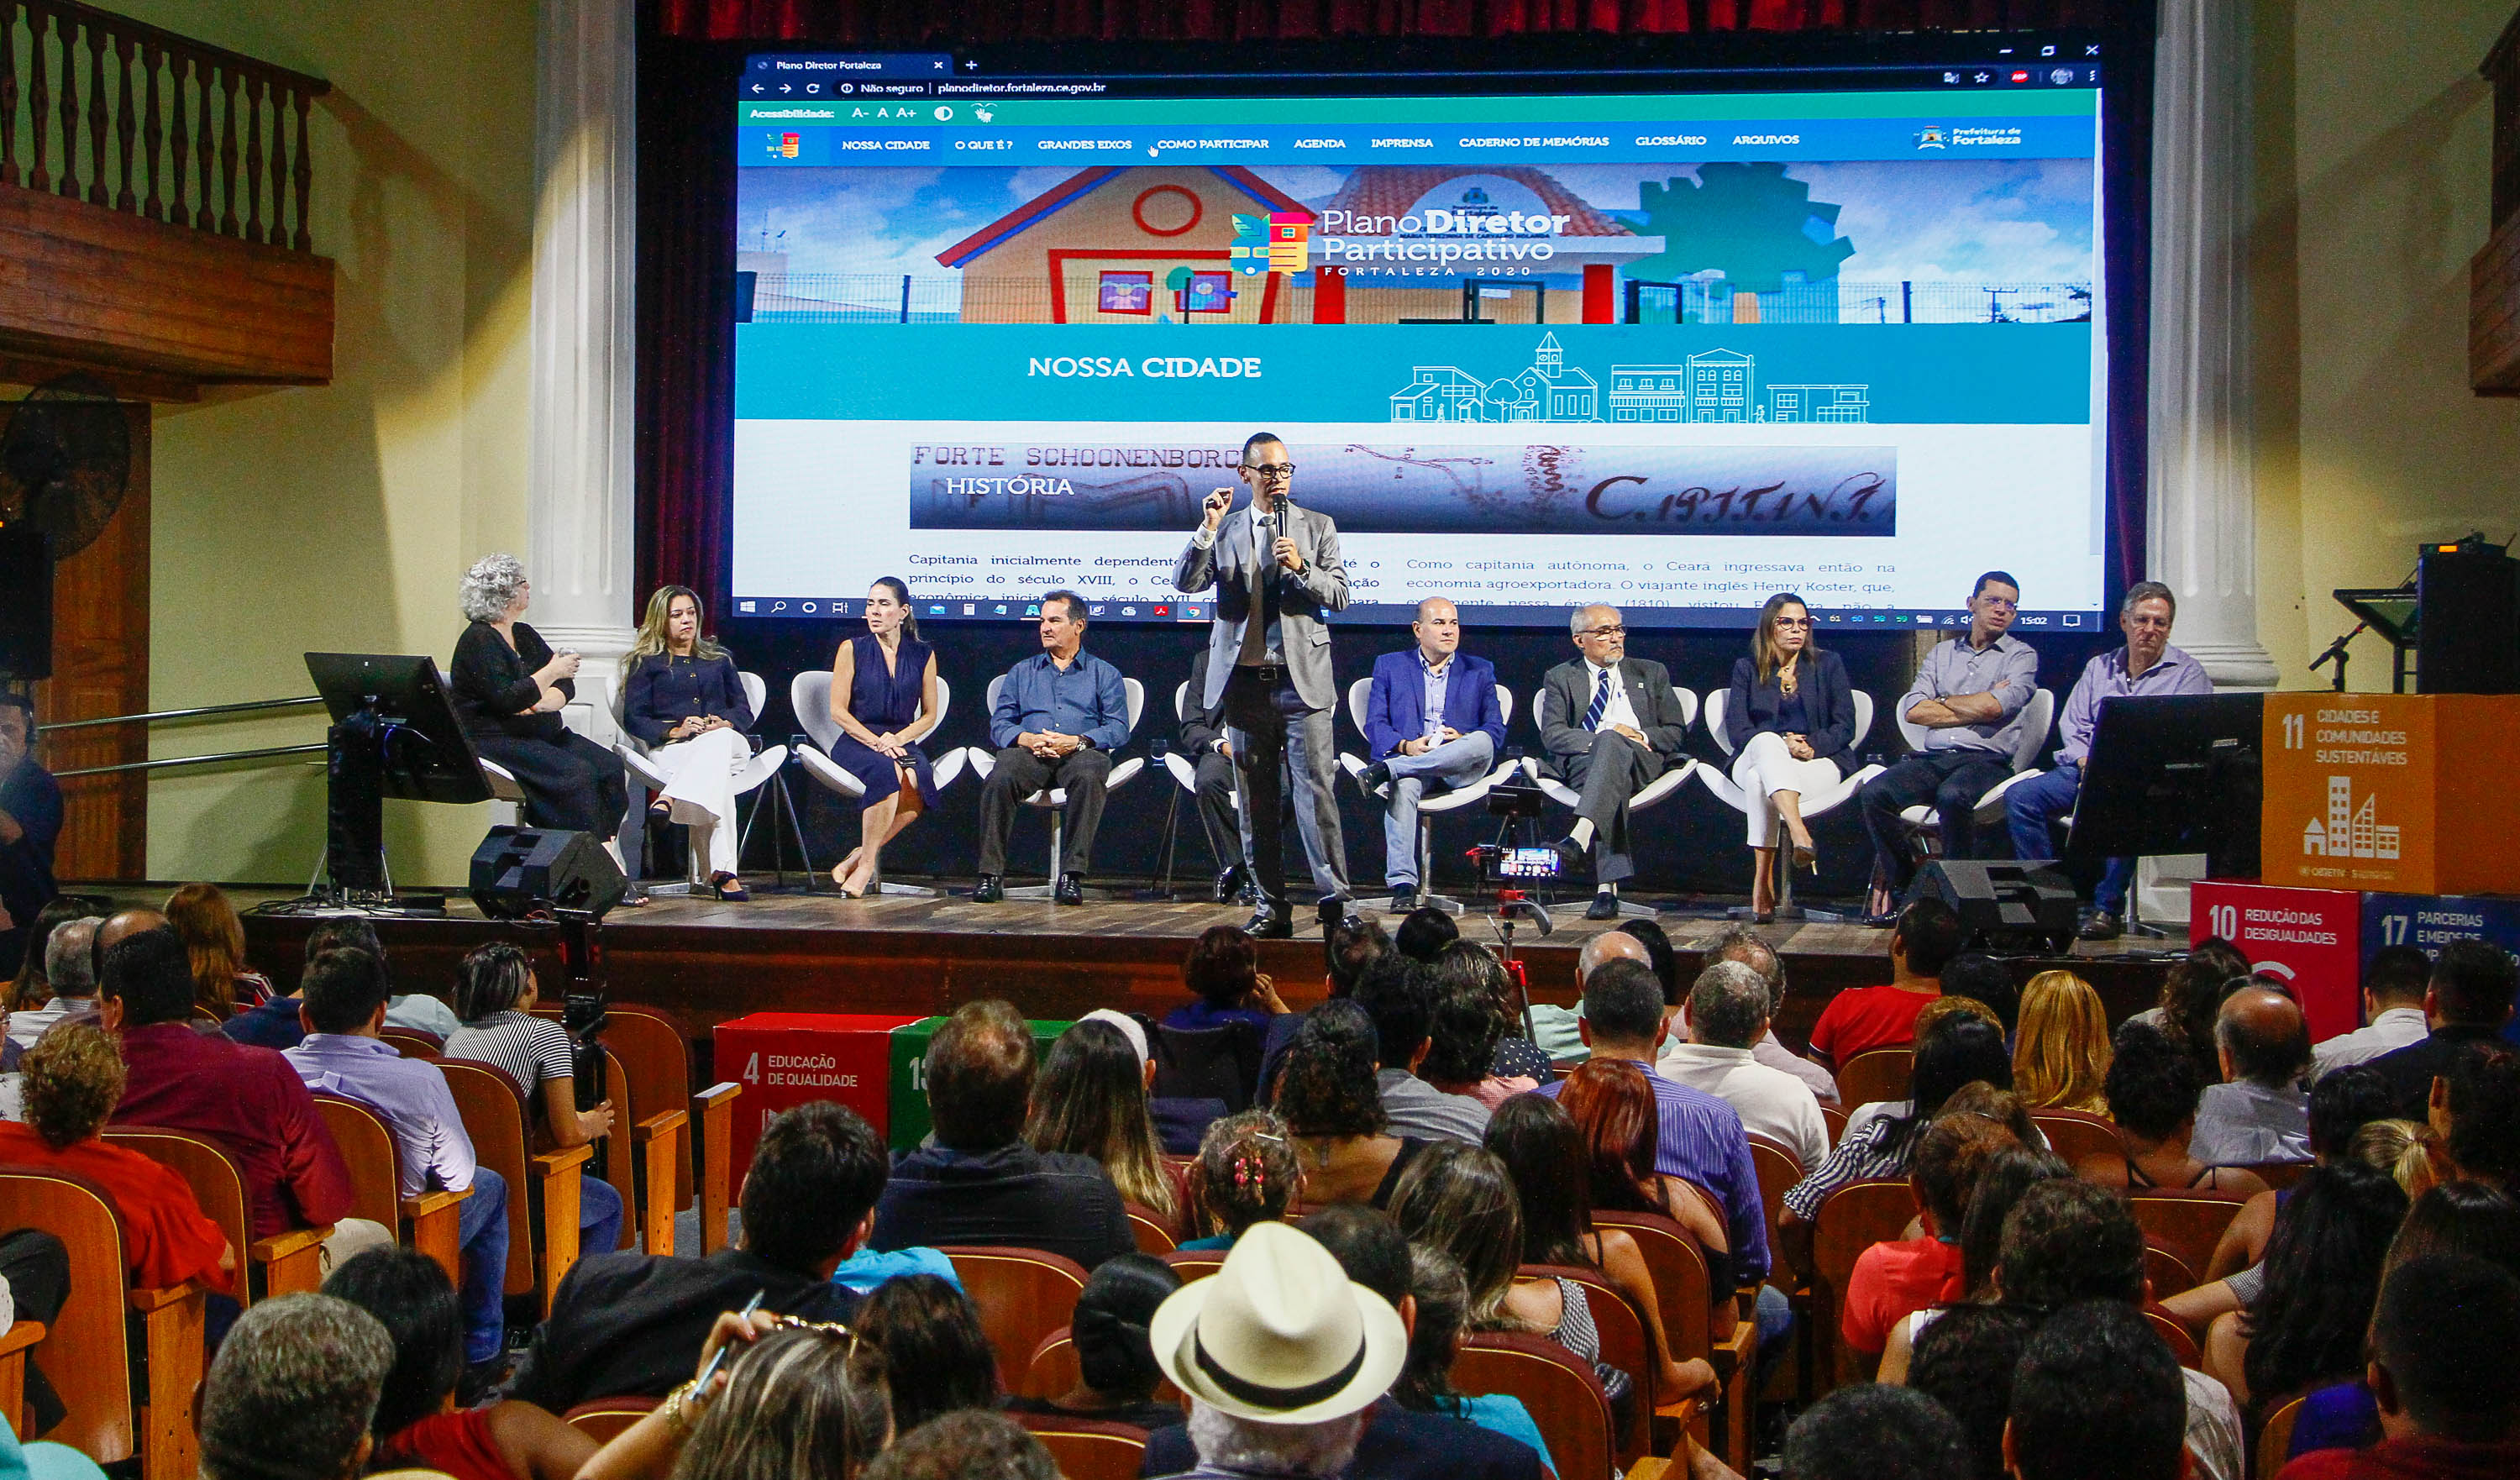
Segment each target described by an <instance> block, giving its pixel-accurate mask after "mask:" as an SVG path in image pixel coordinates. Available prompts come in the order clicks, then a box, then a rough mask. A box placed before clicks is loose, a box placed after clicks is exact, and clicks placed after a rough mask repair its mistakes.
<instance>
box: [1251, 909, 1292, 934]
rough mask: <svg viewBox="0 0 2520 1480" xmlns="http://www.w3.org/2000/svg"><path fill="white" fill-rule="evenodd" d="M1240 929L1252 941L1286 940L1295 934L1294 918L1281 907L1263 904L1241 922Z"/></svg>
mask: <svg viewBox="0 0 2520 1480" xmlns="http://www.w3.org/2000/svg"><path fill="white" fill-rule="evenodd" d="M1242 929H1243V933H1245V934H1247V935H1249V936H1250V937H1251V938H1252V939H1254V940H1288V939H1291V938H1292V937H1293V936H1294V933H1295V918H1294V916H1292V915H1290V914H1288V913H1287V912H1286V909H1285V907H1284V906H1283V905H1271V904H1263V905H1261V906H1260V908H1259V909H1258V910H1257V911H1255V912H1254V913H1253V914H1252V916H1251V918H1250V919H1247V920H1244V921H1243V922H1242Z"/></svg>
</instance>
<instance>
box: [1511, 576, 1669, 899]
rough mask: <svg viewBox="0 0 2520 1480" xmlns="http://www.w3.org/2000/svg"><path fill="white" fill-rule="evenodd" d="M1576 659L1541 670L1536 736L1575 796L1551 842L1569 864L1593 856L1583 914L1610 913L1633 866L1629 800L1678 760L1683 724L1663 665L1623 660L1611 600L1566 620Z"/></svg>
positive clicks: (1624, 644) (1622, 635)
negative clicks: (1571, 814) (1568, 823)
mask: <svg viewBox="0 0 2520 1480" xmlns="http://www.w3.org/2000/svg"><path fill="white" fill-rule="evenodd" d="M1569 625H1570V626H1571V627H1572V628H1573V630H1574V633H1575V648H1576V650H1577V651H1578V652H1580V653H1582V654H1583V655H1582V656H1581V657H1579V658H1577V659H1576V660H1575V661H1573V662H1571V663H1560V664H1558V665H1557V666H1556V667H1554V668H1552V669H1550V670H1549V675H1548V677H1547V678H1546V679H1544V680H1543V681H1542V683H1543V695H1544V699H1543V702H1544V704H1545V706H1546V707H1545V708H1544V709H1543V710H1542V712H1541V729H1540V742H1541V744H1542V746H1543V747H1544V748H1546V749H1547V750H1548V751H1549V754H1550V756H1551V758H1552V759H1553V761H1554V762H1555V763H1556V766H1557V769H1558V771H1559V772H1560V773H1561V774H1563V775H1564V776H1565V778H1566V785H1569V786H1572V787H1574V788H1575V789H1576V790H1577V791H1579V792H1581V793H1582V796H1581V798H1580V799H1579V800H1578V801H1577V803H1576V806H1575V826H1574V829H1573V830H1571V831H1569V832H1568V833H1567V835H1566V836H1565V837H1563V838H1561V839H1559V840H1558V841H1557V843H1556V844H1555V845H1554V846H1555V847H1556V849H1557V851H1558V853H1559V855H1560V856H1562V857H1563V858H1564V859H1565V860H1566V862H1567V865H1568V866H1569V867H1579V866H1581V865H1582V864H1583V862H1584V859H1585V857H1586V855H1587V854H1590V855H1591V857H1592V860H1593V878H1594V881H1595V883H1596V885H1597V886H1598V887H1597V891H1596V892H1595V894H1594V895H1593V904H1592V908H1590V909H1588V910H1586V911H1585V912H1584V918H1585V919H1618V918H1619V881H1620V880H1621V879H1623V878H1628V877H1631V876H1633V875H1635V874H1636V872H1637V864H1636V860H1635V859H1634V858H1632V857H1630V856H1629V854H1628V798H1630V797H1632V796H1634V795H1636V794H1637V793H1638V792H1640V791H1642V790H1643V789H1644V788H1645V787H1646V785H1649V784H1650V783H1651V782H1652V781H1653V780H1654V778H1656V777H1658V776H1660V775H1662V774H1663V773H1664V772H1665V771H1668V770H1670V769H1671V767H1672V765H1673V763H1674V762H1676V761H1678V760H1679V759H1680V754H1681V743H1682V741H1684V740H1686V739H1687V738H1688V720H1687V719H1685V718H1684V717H1683V716H1682V715H1681V712H1680V698H1679V695H1676V694H1674V693H1673V692H1672V687H1671V675H1670V674H1669V673H1668V672H1666V671H1665V670H1664V668H1663V666H1662V664H1660V663H1657V662H1654V661H1652V660H1650V659H1648V658H1641V657H1630V656H1628V629H1627V626H1626V624H1625V623H1624V621H1623V620H1622V619H1621V617H1620V616H1619V608H1618V607H1616V606H1586V607H1584V608H1583V609H1582V610H1579V611H1577V612H1576V613H1575V616H1574V618H1573V620H1572V621H1571V622H1570V623H1569Z"/></svg>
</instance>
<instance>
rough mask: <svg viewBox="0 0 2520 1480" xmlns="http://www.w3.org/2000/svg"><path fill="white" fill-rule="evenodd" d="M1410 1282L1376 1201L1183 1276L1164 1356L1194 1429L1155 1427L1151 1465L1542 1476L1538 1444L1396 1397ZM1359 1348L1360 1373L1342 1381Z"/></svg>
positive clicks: (1323, 1476)
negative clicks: (1197, 1357)
mask: <svg viewBox="0 0 2520 1480" xmlns="http://www.w3.org/2000/svg"><path fill="white" fill-rule="evenodd" d="M1411 1278H1412V1274H1411V1260H1410V1252H1409V1245H1408V1242H1407V1240H1405V1239H1404V1238H1402V1237H1401V1235H1400V1233H1399V1232H1398V1231H1397V1230H1396V1229H1394V1228H1393V1227H1392V1224H1391V1221H1390V1220H1389V1219H1388V1218H1385V1217H1384V1216H1383V1215H1382V1214H1380V1213H1376V1212H1374V1211H1373V1210H1372V1209H1369V1208H1362V1207H1357V1206H1355V1205H1353V1204H1347V1205H1342V1206H1339V1207H1334V1208H1330V1209H1328V1210H1327V1211H1325V1212H1322V1213H1319V1214H1316V1215H1315V1216H1314V1217H1312V1218H1309V1219H1306V1220H1305V1224H1304V1228H1303V1229H1302V1230H1300V1231H1299V1230H1295V1229H1289V1228H1287V1227H1285V1226H1283V1225H1282V1224H1258V1225H1255V1226H1254V1227H1253V1228H1252V1230H1251V1231H1250V1232H1249V1233H1246V1234H1245V1235H1244V1236H1243V1239H1242V1242H1241V1243H1239V1244H1238V1245H1236V1248H1235V1251H1234V1252H1233V1253H1231V1254H1229V1255H1227V1256H1226V1265H1225V1268H1224V1270H1222V1271H1220V1272H1219V1273H1218V1274H1216V1275H1213V1276H1211V1277H1209V1278H1205V1279H1194V1280H1192V1281H1191V1282H1190V1283H1188V1284H1186V1285H1184V1286H1182V1288H1181V1290H1180V1292H1179V1293H1177V1294H1175V1295H1173V1296H1172V1297H1171V1298H1170V1299H1168V1300H1167V1301H1166V1302H1165V1303H1164V1305H1163V1306H1162V1307H1161V1308H1159V1309H1158V1310H1157V1312H1156V1316H1155V1323H1154V1325H1153V1327H1152V1331H1151V1334H1152V1337H1153V1347H1154V1352H1155V1360H1156V1363H1157V1365H1159V1366H1160V1367H1162V1368H1163V1369H1164V1373H1165V1375H1166V1376H1169V1377H1170V1378H1172V1380H1173V1383H1174V1385H1175V1386H1177V1387H1179V1388H1180V1389H1181V1390H1182V1391H1183V1392H1184V1393H1186V1394H1188V1395H1189V1396H1190V1397H1191V1399H1192V1400H1193V1407H1192V1410H1191V1418H1190V1422H1189V1423H1188V1424H1187V1425H1185V1426H1181V1427H1175V1428H1165V1429H1157V1430H1155V1431H1154V1432H1153V1433H1152V1434H1151V1435H1149V1436H1148V1441H1147V1460H1146V1466H1145V1469H1144V1470H1143V1473H1145V1474H1148V1475H1170V1474H1177V1473H1179V1474H1187V1475H1190V1476H1193V1477H1197V1480H1229V1477H1232V1476H1235V1475H1238V1474H1242V1473H1246V1472H1250V1471H1261V1472H1266V1473H1270V1474H1274V1475H1283V1476H1286V1477H1289V1480H1328V1477H1331V1476H1337V1475H1342V1474H1346V1475H1356V1476H1360V1477H1361V1476H1367V1475H1372V1476H1374V1477H1376V1480H1539V1477H1540V1476H1541V1475H1542V1473H1543V1471H1542V1468H1541V1460H1540V1457H1539V1455H1538V1454H1537V1453H1535V1452H1534V1451H1533V1450H1532V1448H1531V1447H1530V1446H1529V1445H1528V1444H1525V1443H1521V1442H1518V1441H1516V1440H1512V1439H1508V1438H1507V1437H1505V1436H1504V1435H1502V1434H1498V1433H1493V1432H1491V1431H1489V1430H1488V1429H1486V1428H1484V1427H1482V1426H1481V1425H1479V1424H1477V1423H1474V1422H1472V1421H1470V1420H1468V1419H1466V1418H1460V1417H1454V1416H1450V1415H1448V1414H1445V1413H1430V1412H1420V1411H1414V1410H1412V1409H1409V1408H1406V1407H1403V1406H1402V1405H1401V1404H1400V1403H1399V1402H1397V1401H1395V1400H1396V1399H1397V1398H1398V1397H1399V1396H1400V1393H1399V1392H1398V1391H1397V1389H1399V1388H1400V1387H1401V1386H1402V1385H1403V1384H1404V1383H1405V1381H1406V1374H1407V1370H1408V1367H1409V1359H1410V1356H1411V1355H1412V1353H1411V1347H1410V1335H1409V1325H1408V1320H1407V1318H1408V1316H1409V1314H1410V1312H1411V1310H1412V1308H1413V1307H1414V1304H1415V1302H1414V1301H1413V1300H1412V1299H1411V1296H1410V1288H1411ZM1263 1320H1269V1321H1271V1322H1272V1323H1273V1324H1276V1325H1277V1326H1279V1327H1280V1329H1281V1331H1282V1332H1283V1335H1282V1337H1281V1339H1280V1340H1279V1341H1276V1342H1272V1343H1271V1344H1270V1345H1269V1347H1268V1348H1265V1349H1264V1348H1262V1347H1260V1346H1259V1345H1258V1344H1257V1343H1256V1342H1255V1340H1254V1335H1255V1327H1256V1326H1257V1324H1258V1323H1260V1322H1261V1321H1263ZM1193 1339H1194V1340H1195V1341H1196V1343H1197V1348H1198V1349H1204V1350H1205V1351H1206V1352H1207V1353H1208V1354H1209V1355H1210V1357H1211V1359H1212V1360H1213V1361H1214V1363H1215V1365H1216V1366H1218V1367H1221V1368H1224V1369H1225V1372H1226V1375H1227V1377H1228V1378H1231V1379H1234V1382H1233V1386H1234V1387H1236V1388H1238V1389H1240V1390H1241V1391H1242V1392H1244V1393H1247V1394H1250V1395H1252V1396H1250V1397H1238V1396H1236V1395H1235V1394H1234V1393H1232V1392H1229V1391H1228V1390H1227V1388H1226V1386H1225V1384H1224V1383H1223V1382H1222V1381H1220V1380H1219V1379H1217V1378H1214V1377H1212V1376H1210V1375H1209V1374H1208V1372H1207V1371H1205V1370H1203V1369H1202V1368H1201V1367H1200V1366H1199V1365H1198V1364H1196V1363H1195V1362H1193V1360H1191V1359H1190V1358H1189V1357H1188V1355H1187V1354H1188V1353H1189V1352H1190V1351H1192V1350H1193V1347H1192V1344H1191V1343H1192V1340H1193ZM1360 1349H1361V1350H1362V1353H1363V1360H1362V1361H1361V1362H1358V1363H1356V1364H1355V1366H1354V1368H1353V1370H1354V1373H1355V1374H1354V1376H1352V1377H1350V1378H1348V1379H1347V1380H1346V1381H1344V1382H1336V1381H1335V1380H1334V1379H1335V1377H1336V1375H1337V1374H1338V1373H1340V1372H1341V1371H1342V1370H1343V1369H1345V1368H1347V1367H1348V1364H1349V1360H1350V1358H1351V1357H1352V1356H1354V1355H1355V1354H1357V1353H1358V1352H1359V1351H1360ZM1264 1350H1265V1352H1266V1353H1267V1356H1266V1357H1264V1356H1263V1352H1264ZM1270 1358H1274V1359H1275V1360H1274V1361H1271V1360H1269V1359H1270ZM1254 1384H1257V1385H1254ZM1305 1386H1313V1387H1327V1388H1329V1389H1330V1391H1329V1395H1328V1396H1327V1397H1324V1398H1321V1399H1319V1400H1318V1401H1313V1402H1305V1403H1301V1405H1300V1406H1296V1407H1291V1408H1289V1407H1286V1406H1283V1400H1279V1399H1276V1398H1275V1397H1273V1396H1272V1395H1271V1390H1272V1389H1276V1390H1281V1391H1283V1390H1284V1389H1288V1388H1299V1387H1305ZM1296 1396H1297V1397H1298V1398H1309V1397H1310V1396H1311V1395H1310V1394H1309V1393H1299V1394H1297V1395H1296ZM1273 1405H1276V1406H1273Z"/></svg>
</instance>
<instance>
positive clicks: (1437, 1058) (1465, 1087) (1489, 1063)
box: [1418, 916, 1552, 1111]
mask: <svg viewBox="0 0 2520 1480" xmlns="http://www.w3.org/2000/svg"><path fill="white" fill-rule="evenodd" d="M1444 919H1445V921H1446V922H1447V923H1450V922H1451V919H1452V917H1450V916H1445V917H1444ZM1424 976H1425V980H1426V985H1427V990H1428V991H1429V993H1430V994H1431V995H1432V998H1433V1006H1432V1009H1431V1015H1430V1016H1429V1018H1428V1020H1427V1028H1426V1034H1427V1037H1428V1039H1429V1040H1431V1043H1430V1046H1429V1047H1428V1049H1427V1051H1426V1057H1425V1060H1424V1061H1423V1062H1421V1063H1419V1064H1418V1076H1419V1077H1420V1078H1422V1079H1424V1080H1425V1081H1426V1082H1427V1083H1428V1084H1430V1085H1433V1086H1434V1087H1435V1088H1436V1089H1438V1090H1441V1091H1443V1092H1444V1093H1445V1094H1447V1095H1465V1096H1468V1097H1469V1098H1470V1099H1475V1100H1477V1101H1478V1102H1479V1103H1480V1104H1483V1105H1485V1106H1487V1108H1488V1109H1489V1110H1490V1111H1494V1110H1495V1109H1496V1107H1497V1106H1498V1105H1501V1104H1503V1103H1505V1101H1506V1100H1507V1099H1509V1098H1511V1097H1513V1096H1516V1095H1522V1094H1527V1093H1529V1092H1530V1091H1533V1090H1536V1089H1538V1088H1540V1082H1541V1081H1542V1080H1544V1079H1547V1078H1549V1077H1550V1076H1551V1073H1552V1070H1551V1068H1550V1064H1549V1055H1548V1054H1543V1053H1541V1052H1540V1049H1539V1047H1538V1046H1537V1045H1535V1044H1533V1043H1532V1041H1531V1039H1530V1037H1529V1036H1528V1035H1527V1034H1526V1033H1525V1032H1524V1031H1523V1026H1522V1018H1521V1016H1520V1014H1518V1013H1517V1012H1515V1011H1514V1008H1513V979H1512V978H1511V977H1509V976H1508V975H1507V974H1506V969H1505V963H1503V962H1501V961H1499V960H1497V958H1496V953H1495V952H1493V951H1490V950H1489V949H1488V948H1487V947H1485V946H1483V945H1480V944H1479V943H1478V942H1477V941H1474V940H1454V941H1451V942H1448V943H1447V944H1446V945H1445V946H1444V948H1443V949H1442V950H1440V951H1437V952H1436V953H1435V959H1434V960H1433V961H1432V962H1431V963H1429V964H1427V965H1426V966H1425V967H1424Z"/></svg>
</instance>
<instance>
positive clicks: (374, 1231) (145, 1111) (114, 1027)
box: [102, 921, 393, 1258]
mask: <svg viewBox="0 0 2520 1480" xmlns="http://www.w3.org/2000/svg"><path fill="white" fill-rule="evenodd" d="M108 923H109V924H111V921H109V922H108ZM102 995H103V1001H104V1004H105V1013H104V1021H105V1027H106V1029H107V1031H109V1032H112V1033H116V1034H119V1035H120V1037H121V1041H122V1062H123V1067H124V1068H125V1070H126V1071H127V1082H126V1084H125V1086H124V1088H123V1091H122V1101H121V1103H120V1104H119V1105H118V1106H117V1107H116V1108H115V1109H114V1112H113V1116H112V1124H114V1125H118V1126H155V1127H161V1128H164V1129H167V1130H175V1131H189V1132H192V1133H193V1134H195V1135H199V1136H205V1137H208V1138H209V1139H211V1140H212V1141H215V1142H217V1143H218V1144H220V1145H221V1146H223V1147H225V1148H226V1150H227V1152H228V1154H229V1155H231V1156H233V1157H234V1158H235V1159H236V1163H237V1168H238V1170H239V1171H240V1172H241V1173H242V1174H243V1175H244V1178H245V1190H246V1199H247V1201H248V1204H249V1218H248V1232H249V1233H251V1235H252V1236H253V1237H255V1238H268V1237H270V1236H272V1235H273V1234H275V1233H284V1232H286V1231H288V1230H290V1229H293V1228H314V1227H321V1226H323V1225H325V1224H331V1225H333V1227H334V1231H335V1232H334V1234H333V1238H332V1240H331V1243H332V1247H333V1249H334V1252H335V1253H336V1254H337V1255H338V1256H339V1257H342V1258H346V1257H348V1255H349V1254H350V1253H351V1252H355V1249H354V1248H353V1247H352V1246H353V1245H355V1246H356V1247H358V1248H364V1247H367V1246H369V1245H371V1244H377V1243H391V1242H392V1241H393V1234H392V1233H391V1232H389V1231H387V1230H385V1229H382V1228H379V1227H378V1226H377V1225H375V1224H372V1223H368V1222H367V1221H365V1220H364V1219H354V1218H346V1217H344V1216H343V1215H344V1214H346V1213H348V1212H349V1210H350V1172H349V1168H348V1167H346V1166H344V1165H343V1164H342V1162H341V1152H340V1149H339V1148H338V1147H337V1146H335V1145H334V1144H333V1133H332V1132H330V1131H328V1130H326V1129H325V1128H324V1118H323V1116H322V1115H321V1114H319V1113H318V1112H317V1111H316V1108H315V1097H314V1096H313V1095H312V1094H310V1093H309V1092H308V1091H307V1088H306V1086H305V1084H304V1082H303V1081H301V1080H299V1079H298V1077H297V1071H296V1070H294V1069H293V1068H291V1067H290V1066H289V1060H287V1059H285V1058H283V1057H281V1056H280V1055H279V1054H275V1053H272V1052H271V1051H270V1050H268V1049H254V1048H248V1047H246V1046H245V1045H242V1044H236V1043H231V1042H229V1041H228V1040H227V1039H225V1038H222V1037H220V1036H219V1035H218V1034H216V1033H197V1032H195V1031H193V1027H192V1015H193V970H192V963H191V962H190V960H189V959H188V958H187V957H186V956H185V953H184V943H183V941H182V940H181V939H179V938H178V937H177V936H176V934H175V932H174V931H173V930H170V929H167V928H164V927H162V926H160V927H157V928H152V929H143V930H139V931H136V932H134V933H132V934H129V935H127V936H125V937H123V938H122V939H120V940H116V941H114V942H113V943H112V945H110V946H109V947H108V948H107V950H106V953H105V980H104V986H103V989H102Z"/></svg>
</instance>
